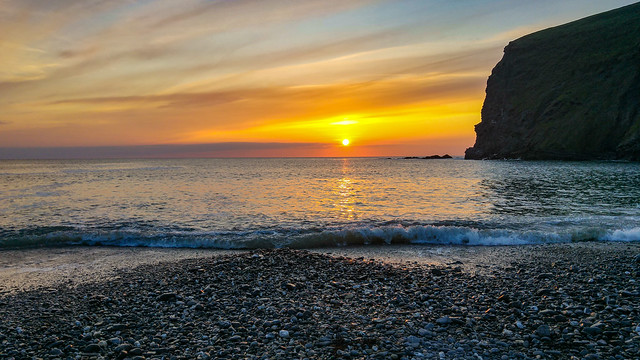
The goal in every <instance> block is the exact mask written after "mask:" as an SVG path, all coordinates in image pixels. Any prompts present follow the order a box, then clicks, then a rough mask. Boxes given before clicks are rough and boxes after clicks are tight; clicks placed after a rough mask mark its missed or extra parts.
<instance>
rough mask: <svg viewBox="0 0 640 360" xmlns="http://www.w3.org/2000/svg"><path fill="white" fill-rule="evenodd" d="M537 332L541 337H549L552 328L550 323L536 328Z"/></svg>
mask: <svg viewBox="0 0 640 360" xmlns="http://www.w3.org/2000/svg"><path fill="white" fill-rule="evenodd" d="M536 334H538V335H539V336H541V337H549V336H551V328H549V325H540V326H538V328H537V329H536Z"/></svg>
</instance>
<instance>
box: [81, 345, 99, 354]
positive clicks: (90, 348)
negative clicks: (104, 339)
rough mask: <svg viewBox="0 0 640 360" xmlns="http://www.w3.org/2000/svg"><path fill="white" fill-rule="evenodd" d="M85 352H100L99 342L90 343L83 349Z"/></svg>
mask: <svg viewBox="0 0 640 360" xmlns="http://www.w3.org/2000/svg"><path fill="white" fill-rule="evenodd" d="M82 352H85V353H98V352H100V346H98V344H89V345H87V346H85V347H84V348H83V349H82Z"/></svg>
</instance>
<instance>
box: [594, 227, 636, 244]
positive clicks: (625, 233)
mask: <svg viewBox="0 0 640 360" xmlns="http://www.w3.org/2000/svg"><path fill="white" fill-rule="evenodd" d="M602 240H606V241H640V227H636V228H632V229H624V230H615V231H612V232H610V233H608V234H606V235H605V236H603V237H602Z"/></svg>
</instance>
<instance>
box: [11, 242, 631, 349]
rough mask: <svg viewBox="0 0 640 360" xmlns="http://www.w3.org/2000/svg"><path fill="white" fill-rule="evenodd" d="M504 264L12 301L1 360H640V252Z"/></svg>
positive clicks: (312, 258)
mask: <svg viewBox="0 0 640 360" xmlns="http://www.w3.org/2000/svg"><path fill="white" fill-rule="evenodd" d="M496 251H501V250H499V248H498V250H496ZM504 252H505V255H504V256H505V259H506V260H505V261H503V262H502V263H501V264H499V265H496V266H489V267H487V268H485V269H482V271H471V270H468V269H465V268H461V267H460V266H458V265H455V264H454V265H429V264H389V263H385V262H381V261H377V260H370V259H365V258H348V257H342V256H329V255H325V254H319V253H314V252H309V251H300V250H288V249H279V250H259V251H251V252H244V253H235V254H231V255H219V256H215V257H211V258H196V259H186V260H179V261H171V262H163V263H160V264H154V265H142V266H139V267H136V268H133V269H129V270H122V271H121V272H119V274H118V277H116V278H114V279H109V280H104V281H95V282H89V283H78V284H75V285H68V284H67V285H65V284H60V285H56V286H52V287H49V288H39V289H35V290H26V291H21V292H18V293H11V294H5V295H2V296H0V317H1V318H2V319H3V321H2V322H0V358H3V359H5V358H6V359H11V358H15V359H30V358H45V359H57V358H60V359H67V358H71V359H84V358H105V359H214V358H226V359H293V358H295V359H305V358H308V359H333V358H344V359H365V358H366V359H423V358H424V359H481V358H482V359H531V358H541V359H571V358H579V359H583V358H588V359H634V358H640V333H639V332H640V324H639V321H640V288H639V286H638V281H639V280H640V279H639V278H640V266H639V265H638V263H637V261H636V255H637V254H638V252H640V247H639V246H637V245H634V244H631V245H628V246H611V247H606V246H562V245H553V246H528V247H512V248H510V249H505V250H504Z"/></svg>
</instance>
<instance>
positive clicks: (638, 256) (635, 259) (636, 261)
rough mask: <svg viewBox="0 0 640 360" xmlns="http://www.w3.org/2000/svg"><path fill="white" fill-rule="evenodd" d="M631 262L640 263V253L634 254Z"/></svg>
mask: <svg viewBox="0 0 640 360" xmlns="http://www.w3.org/2000/svg"><path fill="white" fill-rule="evenodd" d="M633 262H635V263H636V264H640V254H638V255H636V257H635V258H634V259H633Z"/></svg>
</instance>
